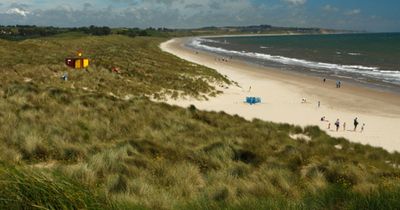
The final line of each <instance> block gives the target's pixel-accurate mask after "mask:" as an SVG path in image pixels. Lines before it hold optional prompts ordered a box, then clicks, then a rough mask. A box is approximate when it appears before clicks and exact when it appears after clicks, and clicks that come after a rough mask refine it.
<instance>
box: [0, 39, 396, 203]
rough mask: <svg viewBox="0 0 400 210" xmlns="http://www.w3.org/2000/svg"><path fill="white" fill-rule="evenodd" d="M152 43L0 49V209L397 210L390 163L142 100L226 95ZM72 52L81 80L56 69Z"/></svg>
mask: <svg viewBox="0 0 400 210" xmlns="http://www.w3.org/2000/svg"><path fill="white" fill-rule="evenodd" d="M163 41H165V39H162V38H145V37H136V38H129V37H126V36H118V35H112V36H103V37H96V36H87V35H82V34H79V33H76V34H67V35H57V36H54V37H48V38H40V39H27V40H24V41H5V40H0V74H1V83H0V97H1V99H0V122H1V123H0V162H1V163H0V209H396V208H398V207H399V206H400V179H399V178H400V169H399V164H400V154H399V153H388V152H387V151H385V150H383V149H380V148H374V147H370V146H363V145H361V144H355V143H350V142H349V141H347V140H345V139H342V138H340V139H336V138H332V137H329V136H328V135H327V134H326V133H325V132H323V131H321V130H319V128H317V127H307V128H301V127H298V126H292V125H287V124H275V123H271V122H264V121H261V120H253V121H246V120H245V119H243V118H241V117H239V116H230V115H228V114H225V113H216V112H204V111H200V110H197V109H196V107H194V106H191V107H190V108H187V109H184V108H179V107H175V106H170V105H167V104H164V103H156V102H154V100H151V99H162V98H166V97H173V98H177V97H186V96H190V97H195V98H199V99H201V100H207V98H210V97H213V96H216V95H218V94H220V92H219V91H217V90H216V88H215V87H214V86H212V85H210V84H213V85H218V86H227V85H229V84H232V81H229V80H228V79H227V78H225V77H223V76H222V75H219V74H218V73H217V72H216V71H214V70H212V69H208V68H206V67H202V66H198V65H195V64H191V63H188V62H186V61H183V60H181V59H179V58H177V57H174V56H172V55H169V54H167V53H163V52H161V51H160V49H159V48H158V45H159V43H161V42H163ZM77 50H82V51H83V52H84V55H86V56H88V57H89V58H90V59H91V66H90V68H89V69H88V70H87V71H85V70H73V69H69V68H67V67H66V66H65V65H64V58H65V57H70V56H73V55H74V53H75V52H76V51H77ZM113 67H118V68H120V70H121V73H120V74H117V73H113V72H112V71H111V69H112V68H113ZM65 72H67V73H68V75H69V80H68V81H62V80H61V79H60V77H61V75H63V74H64V73H65ZM290 134H304V135H307V136H309V137H311V141H306V140H305V139H298V140H295V139H292V138H291V137H290ZM335 145H341V146H342V148H343V149H337V148H335Z"/></svg>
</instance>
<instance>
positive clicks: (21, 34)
mask: <svg viewBox="0 0 400 210" xmlns="http://www.w3.org/2000/svg"><path fill="white" fill-rule="evenodd" d="M172 31H173V30H170V29H166V28H158V29H155V28H147V29H140V28H122V29H111V28H110V27H107V26H102V27H99V26H93V25H92V26H89V27H75V28H58V27H42V26H35V25H13V26H2V25H0V38H2V39H11V40H20V39H27V38H36V37H46V36H53V35H57V34H62V33H67V32H81V33H85V34H89V35H94V36H106V35H110V34H121V35H126V36H130V37H136V36H162V33H165V32H172Z"/></svg>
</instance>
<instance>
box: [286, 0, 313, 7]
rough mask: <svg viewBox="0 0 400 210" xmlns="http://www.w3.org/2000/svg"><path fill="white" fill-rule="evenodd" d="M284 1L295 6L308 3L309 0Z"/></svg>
mask: <svg viewBox="0 0 400 210" xmlns="http://www.w3.org/2000/svg"><path fill="white" fill-rule="evenodd" d="M283 1H284V2H286V3H289V4H291V5H295V6H298V5H303V4H305V3H307V0H283Z"/></svg>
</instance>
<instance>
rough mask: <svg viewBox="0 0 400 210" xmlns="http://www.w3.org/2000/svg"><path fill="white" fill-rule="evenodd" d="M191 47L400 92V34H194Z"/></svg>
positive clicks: (284, 68)
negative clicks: (231, 35) (240, 35)
mask: <svg viewBox="0 0 400 210" xmlns="http://www.w3.org/2000/svg"><path fill="white" fill-rule="evenodd" d="M189 45H190V46H192V47H195V48H198V49H202V50H207V51H212V52H215V53H218V54H221V55H224V56H230V57H231V56H232V57H235V58H239V59H240V58H242V59H245V60H246V61H251V62H255V63H257V64H261V65H266V66H272V67H278V68H280V69H283V70H292V71H297V72H300V73H303V72H304V73H309V74H314V75H318V76H321V77H328V78H335V79H344V80H352V81H357V82H359V83H363V84H366V85H371V86H377V87H382V88H385V89H388V90H391V91H393V92H399V93H400V91H399V90H400V33H390V34H389V33H388V34H383V33H382V34H340V35H300V36H259V37H221V38H195V39H193V40H192V41H191V43H189Z"/></svg>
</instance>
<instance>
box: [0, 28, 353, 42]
mask: <svg viewBox="0 0 400 210" xmlns="http://www.w3.org/2000/svg"><path fill="white" fill-rule="evenodd" d="M69 32H80V33H83V34H89V35H95V36H104V35H111V34H120V35H126V36H130V37H136V36H150V37H182V36H199V35H222V34H224V35H225V34H227V35H235V34H331V33H352V32H354V31H346V30H334V29H323V28H297V27H277V26H271V25H251V26H224V27H215V26H210V27H203V28H194V29H169V28H152V27H150V28H146V29H140V28H110V27H107V26H93V25H92V26H89V27H79V28H58V27H53V26H35V25H14V26H1V25H0V39H8V40H22V39H28V38H38V37H47V36H54V35H57V34H62V33H69Z"/></svg>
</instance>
